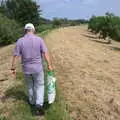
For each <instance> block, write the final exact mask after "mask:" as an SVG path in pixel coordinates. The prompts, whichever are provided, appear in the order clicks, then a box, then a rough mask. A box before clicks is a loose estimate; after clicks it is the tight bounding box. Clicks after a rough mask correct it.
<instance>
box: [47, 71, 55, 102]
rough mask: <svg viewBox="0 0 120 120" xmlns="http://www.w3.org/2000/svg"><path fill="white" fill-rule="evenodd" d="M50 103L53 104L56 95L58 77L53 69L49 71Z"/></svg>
mask: <svg viewBox="0 0 120 120" xmlns="http://www.w3.org/2000/svg"><path fill="white" fill-rule="evenodd" d="M47 87H48V103H49V104H52V103H53V102H54V101H55V97H56V78H55V76H54V72H53V71H48V73H47Z"/></svg>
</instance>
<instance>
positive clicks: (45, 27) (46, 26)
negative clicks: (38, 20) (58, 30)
mask: <svg viewBox="0 0 120 120" xmlns="http://www.w3.org/2000/svg"><path fill="white" fill-rule="evenodd" d="M52 28H53V26H52V24H41V25H39V26H38V27H37V30H36V31H37V32H38V33H40V32H43V31H46V30H51V29H52Z"/></svg>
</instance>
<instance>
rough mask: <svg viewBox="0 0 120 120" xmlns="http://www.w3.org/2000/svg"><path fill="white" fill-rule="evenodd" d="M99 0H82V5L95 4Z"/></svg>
mask: <svg viewBox="0 0 120 120" xmlns="http://www.w3.org/2000/svg"><path fill="white" fill-rule="evenodd" d="M98 3H99V0H83V2H82V4H83V5H93V6H96V5H98Z"/></svg>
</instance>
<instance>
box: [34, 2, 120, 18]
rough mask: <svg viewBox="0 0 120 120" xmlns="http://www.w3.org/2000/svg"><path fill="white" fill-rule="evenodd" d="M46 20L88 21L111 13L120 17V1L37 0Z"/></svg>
mask: <svg viewBox="0 0 120 120" xmlns="http://www.w3.org/2000/svg"><path fill="white" fill-rule="evenodd" d="M36 1H37V3H39V4H40V5H41V9H42V10H43V12H42V14H43V16H44V17H45V18H49V19H52V18H53V17H59V18H64V17H65V18H69V19H79V18H84V19H88V18H90V17H91V16H92V15H104V14H105V12H107V11H109V12H112V13H114V14H116V15H119V16H120V0H36Z"/></svg>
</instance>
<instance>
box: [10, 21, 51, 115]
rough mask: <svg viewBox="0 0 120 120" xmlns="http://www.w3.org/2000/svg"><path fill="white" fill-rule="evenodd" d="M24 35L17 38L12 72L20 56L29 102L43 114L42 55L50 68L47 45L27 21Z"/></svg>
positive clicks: (37, 112) (38, 113) (38, 112)
mask: <svg viewBox="0 0 120 120" xmlns="http://www.w3.org/2000/svg"><path fill="white" fill-rule="evenodd" d="M24 31H25V35H24V36H23V37H22V38H20V39H18V41H17V43H16V47H15V50H14V55H13V60H12V67H11V71H12V73H15V66H16V62H17V59H18V58H19V57H21V60H22V68H23V72H24V76H25V83H26V85H27V89H28V96H29V103H30V104H31V105H35V106H36V108H37V111H36V114H37V115H40V114H43V113H44V111H43V103H44V72H43V65H42V64H43V63H42V56H44V57H45V59H46V61H47V63H48V69H49V70H52V67H51V63H50V59H49V55H48V51H47V47H46V45H45V43H44V41H43V39H42V38H40V37H38V36H36V35H35V34H34V33H35V27H34V25H33V24H31V23H28V24H26V25H25V28H24Z"/></svg>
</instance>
